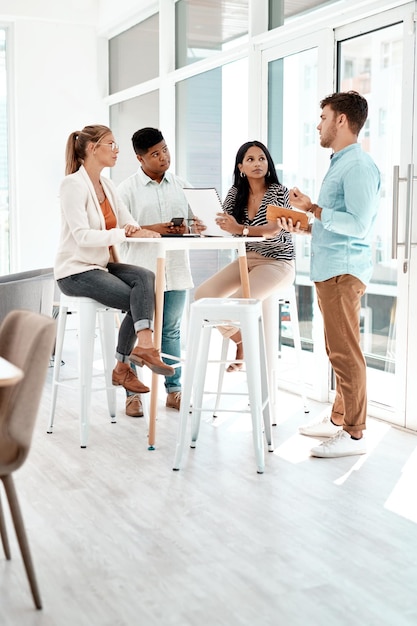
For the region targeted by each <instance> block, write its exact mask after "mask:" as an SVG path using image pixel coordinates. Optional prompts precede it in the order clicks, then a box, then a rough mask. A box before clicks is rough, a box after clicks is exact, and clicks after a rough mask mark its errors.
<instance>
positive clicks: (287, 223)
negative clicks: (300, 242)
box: [277, 196, 311, 235]
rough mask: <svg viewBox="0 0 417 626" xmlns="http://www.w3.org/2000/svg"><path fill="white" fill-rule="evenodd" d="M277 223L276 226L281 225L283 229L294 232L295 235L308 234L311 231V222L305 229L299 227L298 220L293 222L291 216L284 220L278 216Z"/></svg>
mask: <svg viewBox="0 0 417 626" xmlns="http://www.w3.org/2000/svg"><path fill="white" fill-rule="evenodd" d="M306 197H307V196H306ZM291 204H292V203H291ZM277 224H278V226H281V228H283V229H284V230H287V231H288V232H289V233H295V234H296V235H308V234H310V232H311V224H310V226H309V228H308V231H306V230H303V229H301V228H300V225H301V224H300V222H295V223H294V222H293V221H292V219H291V218H289V219H287V220H286V219H285V217H278V218H277Z"/></svg>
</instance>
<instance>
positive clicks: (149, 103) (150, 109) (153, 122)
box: [110, 91, 159, 184]
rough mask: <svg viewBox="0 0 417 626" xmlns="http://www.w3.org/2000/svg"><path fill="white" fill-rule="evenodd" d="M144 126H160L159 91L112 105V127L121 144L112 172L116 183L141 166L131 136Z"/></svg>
mask: <svg viewBox="0 0 417 626" xmlns="http://www.w3.org/2000/svg"><path fill="white" fill-rule="evenodd" d="M143 126H153V127H154V128H159V92H158V91H151V92H150V93H147V94H145V95H143V96H138V97H137V98H131V99H130V100H125V101H124V102H120V103H119V104H114V105H113V106H111V107H110V128H111V129H112V131H113V134H114V136H115V138H116V141H117V143H118V144H119V146H120V152H119V157H118V159H117V165H116V166H115V167H114V168H113V169H112V170H111V173H110V175H111V178H112V180H114V182H115V183H116V184H118V183H120V182H121V181H122V180H124V179H125V178H127V177H128V176H131V175H132V174H134V172H136V170H137V168H138V167H139V163H138V160H137V159H136V156H135V153H134V152H133V148H132V142H131V137H132V135H133V133H134V132H135V131H137V130H138V129H139V128H142V127H143Z"/></svg>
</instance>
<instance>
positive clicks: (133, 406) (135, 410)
mask: <svg viewBox="0 0 417 626" xmlns="http://www.w3.org/2000/svg"><path fill="white" fill-rule="evenodd" d="M126 415H128V416H129V417H143V407H142V401H141V399H140V395H139V394H138V393H134V394H133V395H131V396H127V397H126Z"/></svg>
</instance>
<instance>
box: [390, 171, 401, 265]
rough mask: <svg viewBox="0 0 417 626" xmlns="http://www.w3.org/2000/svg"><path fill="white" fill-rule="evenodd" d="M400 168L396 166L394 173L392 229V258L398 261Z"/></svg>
mask: <svg viewBox="0 0 417 626" xmlns="http://www.w3.org/2000/svg"><path fill="white" fill-rule="evenodd" d="M400 180H404V178H400V166H399V165H394V170H393V172H392V229H391V233H392V234H391V258H393V259H398V202H399V197H400Z"/></svg>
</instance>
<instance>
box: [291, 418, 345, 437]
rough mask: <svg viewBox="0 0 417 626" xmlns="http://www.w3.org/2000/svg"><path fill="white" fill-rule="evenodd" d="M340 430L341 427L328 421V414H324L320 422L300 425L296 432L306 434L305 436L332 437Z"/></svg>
mask: <svg viewBox="0 0 417 626" xmlns="http://www.w3.org/2000/svg"><path fill="white" fill-rule="evenodd" d="M341 430H342V427H341V426H336V425H335V424H333V422H331V421H330V415H326V416H325V417H323V419H322V420H321V421H320V422H313V423H312V424H304V426H300V428H299V429H298V432H299V433H300V435H307V437H334V435H336V434H337V433H338V432H340V431H341Z"/></svg>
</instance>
